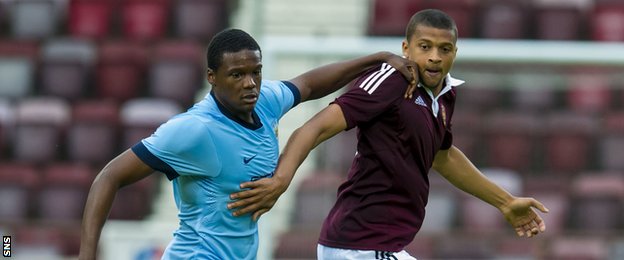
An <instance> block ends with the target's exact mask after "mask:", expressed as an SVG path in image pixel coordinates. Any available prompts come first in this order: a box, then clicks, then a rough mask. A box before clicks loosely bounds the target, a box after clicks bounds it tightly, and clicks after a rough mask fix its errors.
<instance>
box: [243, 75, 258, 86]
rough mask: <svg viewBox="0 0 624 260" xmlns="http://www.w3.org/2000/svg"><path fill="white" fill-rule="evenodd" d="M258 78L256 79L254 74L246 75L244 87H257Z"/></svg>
mask: <svg viewBox="0 0 624 260" xmlns="http://www.w3.org/2000/svg"><path fill="white" fill-rule="evenodd" d="M256 84H257V83H256V79H254V77H253V76H251V75H249V76H246V77H245V80H244V82H243V87H244V88H255V87H256Z"/></svg>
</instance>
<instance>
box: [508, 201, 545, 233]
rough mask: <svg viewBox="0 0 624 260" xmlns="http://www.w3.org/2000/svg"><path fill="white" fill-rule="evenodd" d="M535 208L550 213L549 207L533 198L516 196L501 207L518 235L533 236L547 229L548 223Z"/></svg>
mask: <svg viewBox="0 0 624 260" xmlns="http://www.w3.org/2000/svg"><path fill="white" fill-rule="evenodd" d="M533 208H536V209H539V210H540V211H541V212H544V213H548V209H547V208H546V207H544V205H542V203H540V202H539V201H537V200H535V199H533V198H515V199H513V200H512V201H511V202H509V203H508V204H507V205H505V206H503V207H501V211H502V212H503V215H504V216H505V219H506V220H507V222H509V224H511V226H513V227H514V229H515V230H516V234H518V236H520V237H522V236H526V237H532V236H535V235H537V234H539V233H540V232H544V231H546V224H545V223H544V221H543V220H542V218H541V217H540V216H539V215H538V214H537V213H536V212H535V210H534V209H533Z"/></svg>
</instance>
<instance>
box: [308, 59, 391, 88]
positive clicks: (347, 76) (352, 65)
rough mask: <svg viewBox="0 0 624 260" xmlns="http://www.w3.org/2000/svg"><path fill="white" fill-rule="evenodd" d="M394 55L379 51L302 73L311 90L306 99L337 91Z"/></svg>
mask: <svg viewBox="0 0 624 260" xmlns="http://www.w3.org/2000/svg"><path fill="white" fill-rule="evenodd" d="M393 55H394V54H392V53H390V52H377V53H374V54H371V55H367V56H364V57H360V58H355V59H351V60H347V61H341V62H336V63H332V64H328V65H324V66H321V67H318V68H316V69H313V70H310V71H308V72H306V73H304V74H302V75H301V76H300V79H301V80H302V82H304V84H305V85H306V86H307V89H308V90H309V95H307V98H306V100H311V99H317V98H321V97H324V96H326V95H328V94H331V93H333V92H335V91H336V90H338V89H340V88H342V87H343V86H345V85H347V84H348V83H349V82H351V81H352V80H353V79H355V78H356V77H357V76H358V75H360V74H361V73H362V72H364V71H366V70H367V69H369V68H371V67H372V66H374V65H377V64H380V63H382V62H385V61H387V60H388V59H389V58H390V57H391V56H393ZM302 96H304V95H302Z"/></svg>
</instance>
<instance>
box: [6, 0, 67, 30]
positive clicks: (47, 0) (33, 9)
mask: <svg viewBox="0 0 624 260" xmlns="http://www.w3.org/2000/svg"><path fill="white" fill-rule="evenodd" d="M9 8H10V11H9V13H10V19H11V21H10V24H11V31H12V36H13V37H14V38H18V39H44V38H47V37H51V36H54V35H55V34H56V33H57V31H58V28H57V27H58V24H59V20H60V18H61V17H59V14H60V12H59V10H58V9H60V8H61V6H60V5H56V1H53V0H20V1H14V2H12V3H11V6H10V7H9Z"/></svg>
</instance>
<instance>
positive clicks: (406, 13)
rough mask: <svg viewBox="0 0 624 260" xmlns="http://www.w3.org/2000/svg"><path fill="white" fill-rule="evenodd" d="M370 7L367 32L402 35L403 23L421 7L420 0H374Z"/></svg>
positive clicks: (380, 34)
mask: <svg viewBox="0 0 624 260" xmlns="http://www.w3.org/2000/svg"><path fill="white" fill-rule="evenodd" d="M373 2H374V6H373V7H372V8H371V11H370V12H371V14H370V17H371V18H370V19H369V25H368V34H370V35H379V36H382V35H385V36H389V35H392V36H404V35H405V25H406V24H407V23H408V22H409V20H410V18H411V17H412V15H413V14H414V13H415V12H417V11H418V10H420V9H421V8H422V0H391V1H390V2H392V4H388V2H389V1H388V0H375V1H373Z"/></svg>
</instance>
